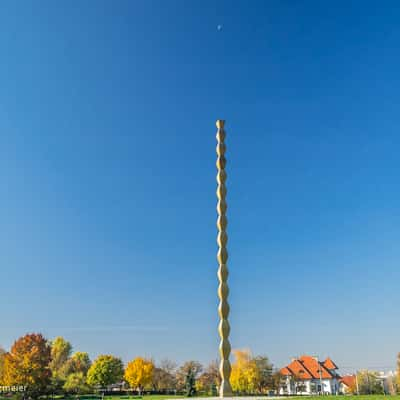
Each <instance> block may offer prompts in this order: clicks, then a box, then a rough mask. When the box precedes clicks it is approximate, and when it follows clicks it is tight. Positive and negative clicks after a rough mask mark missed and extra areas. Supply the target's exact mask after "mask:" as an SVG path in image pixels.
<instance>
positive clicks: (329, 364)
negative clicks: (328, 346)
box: [323, 357, 338, 369]
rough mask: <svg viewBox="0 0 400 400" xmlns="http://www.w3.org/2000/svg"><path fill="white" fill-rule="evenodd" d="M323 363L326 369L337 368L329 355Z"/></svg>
mask: <svg viewBox="0 0 400 400" xmlns="http://www.w3.org/2000/svg"><path fill="white" fill-rule="evenodd" d="M323 365H324V367H325V368H328V369H338V367H337V365H336V364H335V363H334V362H333V361H332V360H331V359H330V358H329V357H328V358H327V359H326V360H325V361H324V362H323Z"/></svg>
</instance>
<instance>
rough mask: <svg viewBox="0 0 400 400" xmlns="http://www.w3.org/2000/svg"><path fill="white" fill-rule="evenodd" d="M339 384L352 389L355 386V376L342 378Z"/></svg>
mask: <svg viewBox="0 0 400 400" xmlns="http://www.w3.org/2000/svg"><path fill="white" fill-rule="evenodd" d="M340 382H342V383H344V384H345V385H346V386H347V387H348V388H350V387H354V386H355V384H356V376H355V375H345V376H342V378H341V379H340Z"/></svg>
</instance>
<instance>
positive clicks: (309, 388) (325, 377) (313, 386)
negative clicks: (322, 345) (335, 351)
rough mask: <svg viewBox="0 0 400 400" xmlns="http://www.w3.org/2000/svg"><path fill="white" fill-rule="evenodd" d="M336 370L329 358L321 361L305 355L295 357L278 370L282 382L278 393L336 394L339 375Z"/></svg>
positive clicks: (338, 388)
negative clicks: (281, 376)
mask: <svg viewBox="0 0 400 400" xmlns="http://www.w3.org/2000/svg"><path fill="white" fill-rule="evenodd" d="M337 370H338V367H337V365H336V364H335V363H334V362H333V361H332V360H331V359H330V358H327V359H326V360H325V361H323V362H320V361H319V360H318V358H317V357H311V356H307V355H304V356H301V357H300V358H295V359H293V360H292V362H291V363H290V364H289V365H287V366H286V367H284V368H282V369H281V370H280V372H281V374H282V375H283V376H284V379H283V381H284V382H283V384H282V386H281V388H280V390H279V394H287V395H291V394H304V395H310V394H338V393H339V392H340V384H341V383H340V378H341V377H340V375H339V374H338V373H337Z"/></svg>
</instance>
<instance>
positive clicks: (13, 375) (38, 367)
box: [3, 333, 51, 398]
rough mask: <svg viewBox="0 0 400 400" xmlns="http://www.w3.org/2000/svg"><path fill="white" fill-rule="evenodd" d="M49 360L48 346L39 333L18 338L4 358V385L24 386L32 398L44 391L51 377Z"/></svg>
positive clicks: (46, 389)
mask: <svg viewBox="0 0 400 400" xmlns="http://www.w3.org/2000/svg"><path fill="white" fill-rule="evenodd" d="M50 360H51V353H50V346H49V344H48V343H47V341H46V339H45V338H44V337H43V336H42V335H41V334H36V333H32V334H28V335H25V336H23V337H21V338H19V339H18V340H17V341H15V342H14V344H13V346H12V347H11V350H10V352H9V353H7V354H6V355H5V358H4V377H3V381H4V382H3V383H4V385H7V386H15V385H22V386H26V391H27V393H28V395H29V396H30V397H33V398H35V397H37V396H38V395H39V394H44V393H46V392H47V391H48V388H49V384H50V378H51V371H50V368H49V363H50Z"/></svg>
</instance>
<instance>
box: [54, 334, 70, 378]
mask: <svg viewBox="0 0 400 400" xmlns="http://www.w3.org/2000/svg"><path fill="white" fill-rule="evenodd" d="M71 352H72V345H71V343H70V342H68V341H66V340H65V339H64V338H63V337H61V336H58V337H56V338H55V339H54V340H53V341H52V342H51V363H50V369H51V372H52V373H55V374H57V373H59V372H60V371H61V370H62V368H63V367H64V365H65V363H66V362H67V360H68V359H69V357H70V356H71Z"/></svg>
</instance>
